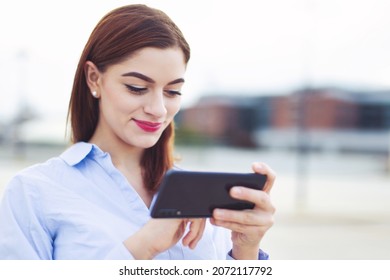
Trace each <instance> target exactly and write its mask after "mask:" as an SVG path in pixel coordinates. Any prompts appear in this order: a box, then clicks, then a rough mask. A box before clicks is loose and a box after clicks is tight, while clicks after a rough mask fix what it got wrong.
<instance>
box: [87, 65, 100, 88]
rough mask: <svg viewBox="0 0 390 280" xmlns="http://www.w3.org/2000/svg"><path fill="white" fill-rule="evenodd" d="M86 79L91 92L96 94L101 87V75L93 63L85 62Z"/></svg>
mask: <svg viewBox="0 0 390 280" xmlns="http://www.w3.org/2000/svg"><path fill="white" fill-rule="evenodd" d="M84 73H85V79H86V82H87V84H88V87H89V90H90V91H91V92H94V91H95V92H96V91H97V90H98V87H99V79H100V76H101V73H100V71H99V69H98V68H97V67H96V65H95V64H94V63H93V62H92V61H87V62H85V65H84Z"/></svg>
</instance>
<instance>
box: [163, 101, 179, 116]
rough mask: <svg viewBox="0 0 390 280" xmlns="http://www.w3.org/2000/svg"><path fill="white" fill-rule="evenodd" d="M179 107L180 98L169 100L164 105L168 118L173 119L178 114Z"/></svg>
mask: <svg viewBox="0 0 390 280" xmlns="http://www.w3.org/2000/svg"><path fill="white" fill-rule="evenodd" d="M180 106H181V100H180V98H175V99H173V100H169V101H168V102H167V103H166V109H167V113H168V115H169V117H171V118H173V117H174V116H175V115H176V114H177V113H178V112H179V110H180Z"/></svg>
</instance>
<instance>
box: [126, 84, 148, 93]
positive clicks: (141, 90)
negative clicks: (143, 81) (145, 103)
mask: <svg viewBox="0 0 390 280" xmlns="http://www.w3.org/2000/svg"><path fill="white" fill-rule="evenodd" d="M125 86H126V88H127V89H128V90H129V91H130V92H131V93H134V94H137V95H141V94H144V93H146V92H147V90H148V88H146V87H140V86H132V85H125Z"/></svg>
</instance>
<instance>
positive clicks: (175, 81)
mask: <svg viewBox="0 0 390 280" xmlns="http://www.w3.org/2000/svg"><path fill="white" fill-rule="evenodd" d="M122 77H136V78H138V79H141V80H144V81H145V82H148V83H152V84H154V83H155V81H154V80H153V79H152V78H150V77H148V76H145V75H144V74H141V73H138V72H128V73H125V74H123V75H122ZM178 83H184V79H183V78H179V79H176V80H173V81H171V82H169V83H168V85H173V84H178Z"/></svg>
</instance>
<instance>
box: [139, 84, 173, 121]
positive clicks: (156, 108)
mask: <svg viewBox="0 0 390 280" xmlns="http://www.w3.org/2000/svg"><path fill="white" fill-rule="evenodd" d="M148 97H149V98H148V99H147V100H146V104H145V105H144V111H145V113H147V114H149V115H153V116H154V117H156V118H162V117H165V115H166V114H167V108H166V106H165V100H164V94H163V91H162V90H161V91H159V92H155V93H154V94H150V95H149V96H148Z"/></svg>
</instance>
